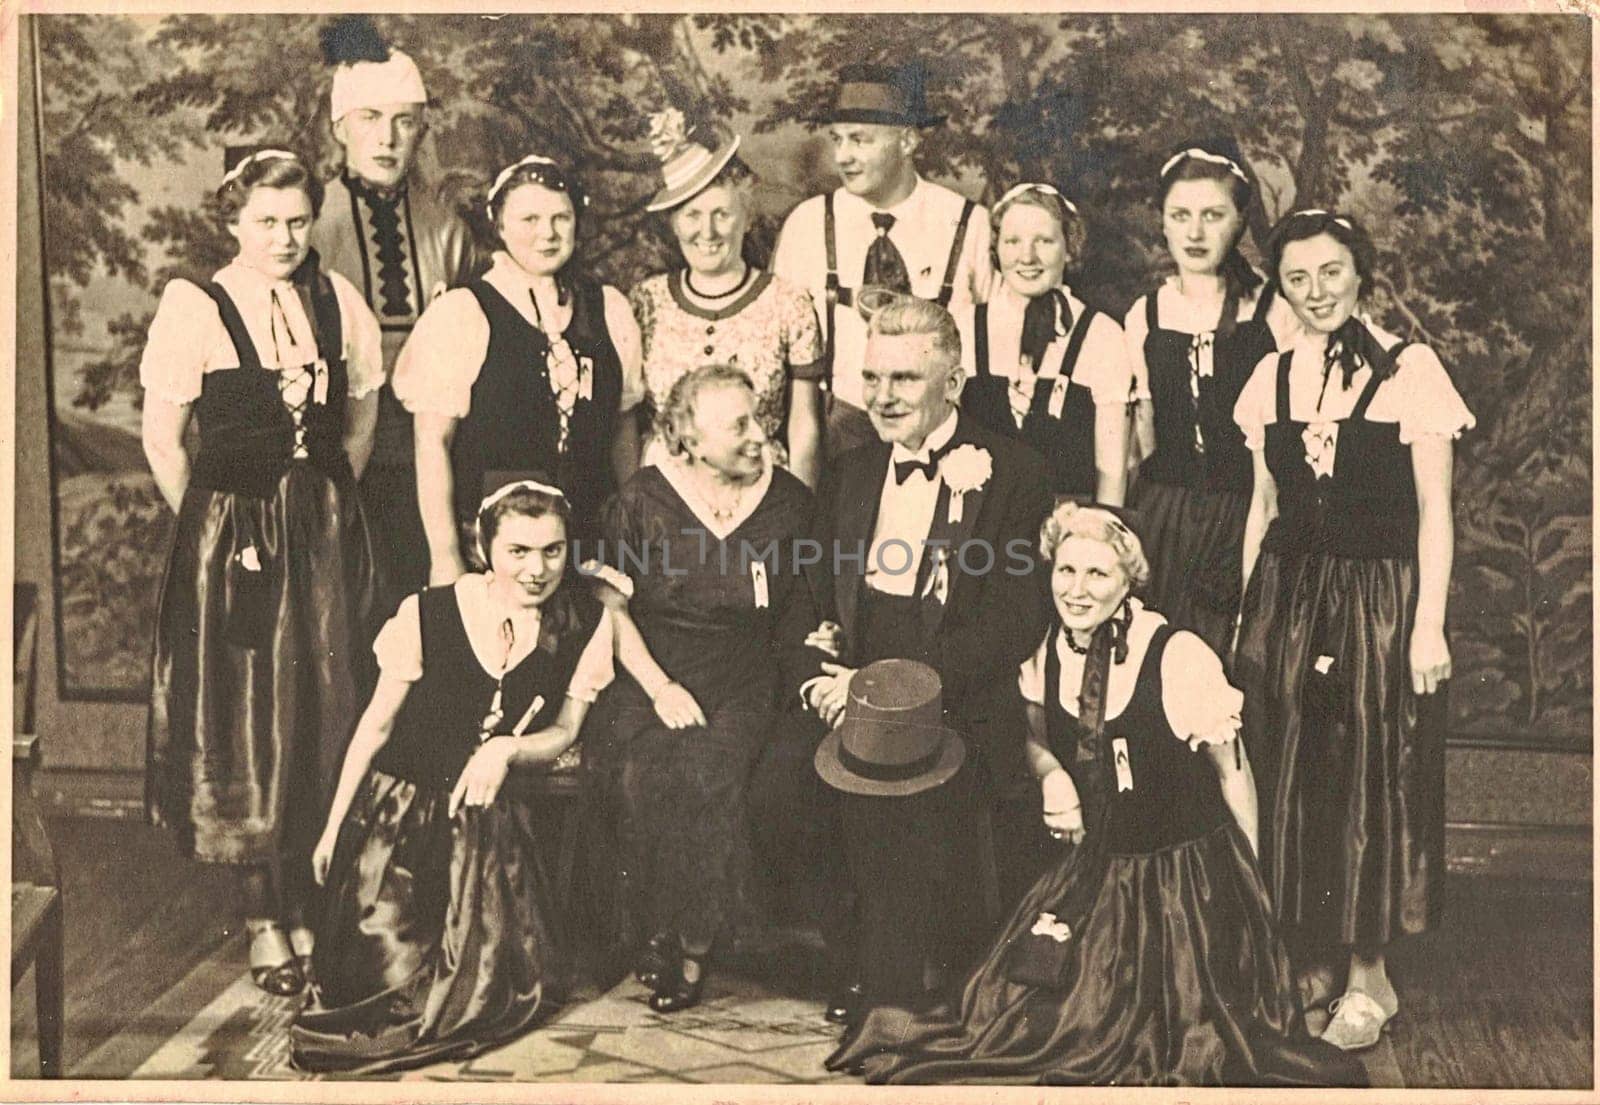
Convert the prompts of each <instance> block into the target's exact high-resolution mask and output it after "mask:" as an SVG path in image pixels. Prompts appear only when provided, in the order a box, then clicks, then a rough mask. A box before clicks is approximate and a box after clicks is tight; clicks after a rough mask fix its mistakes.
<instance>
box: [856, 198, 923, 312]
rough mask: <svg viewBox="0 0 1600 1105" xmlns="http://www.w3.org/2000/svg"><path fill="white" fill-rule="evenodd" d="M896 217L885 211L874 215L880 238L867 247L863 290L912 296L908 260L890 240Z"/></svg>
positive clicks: (862, 275)
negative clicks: (868, 289) (880, 289)
mask: <svg viewBox="0 0 1600 1105" xmlns="http://www.w3.org/2000/svg"><path fill="white" fill-rule="evenodd" d="M894 221H895V220H894V216H893V215H890V214H888V213H887V212H884V211H874V212H873V213H872V225H873V226H875V227H877V228H878V236H877V237H876V238H874V239H872V244H871V245H870V246H868V247H867V263H866V266H865V268H863V270H862V273H861V286H862V287H863V288H883V289H885V290H887V291H891V292H899V293H901V294H902V295H910V294H911V274H910V273H909V272H907V271H906V259H905V258H904V257H902V256H900V250H899V249H898V248H897V247H896V246H895V244H894V242H893V241H891V240H890V238H889V228H890V227H892V226H894Z"/></svg>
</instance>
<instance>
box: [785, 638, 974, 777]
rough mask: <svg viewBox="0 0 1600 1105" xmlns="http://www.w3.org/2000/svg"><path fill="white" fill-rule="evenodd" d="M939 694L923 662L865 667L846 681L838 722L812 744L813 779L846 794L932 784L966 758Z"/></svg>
mask: <svg viewBox="0 0 1600 1105" xmlns="http://www.w3.org/2000/svg"><path fill="white" fill-rule="evenodd" d="M942 692H943V686H942V684H941V683H940V680H939V673H938V672H936V671H934V670H933V669H932V668H930V667H928V665H926V664H921V663H918V662H917V661H915V660H879V661H877V662H876V663H874V664H868V665H867V666H866V667H864V668H862V669H861V670H860V671H858V672H856V673H855V675H854V676H852V677H851V679H850V697H849V700H848V701H847V702H846V704H845V708H844V717H843V719H842V720H841V721H840V722H839V724H838V725H837V726H835V727H834V730H833V732H831V733H829V734H828V735H827V736H826V737H824V738H823V740H822V743H821V744H820V745H818V746H817V754H816V758H815V761H814V762H815V763H816V767H817V774H818V775H821V776H822V778H823V781H824V782H826V783H827V784H828V785H829V786H831V787H833V788H834V789H835V790H842V791H845V792H847V793H849V794H868V795H882V796H887V797H898V796H904V795H908V794H917V793H920V792H921V791H924V790H931V789H933V788H934V787H936V786H939V785H940V784H941V783H943V782H945V781H946V780H947V779H949V778H950V777H951V776H952V775H954V774H955V773H956V770H957V769H958V768H960V767H961V761H962V760H963V759H965V758H966V754H967V746H966V743H965V742H964V741H962V739H961V737H960V736H959V735H958V734H957V733H956V732H955V731H954V730H953V729H949V728H947V727H946V726H945V724H944V703H943V699H942Z"/></svg>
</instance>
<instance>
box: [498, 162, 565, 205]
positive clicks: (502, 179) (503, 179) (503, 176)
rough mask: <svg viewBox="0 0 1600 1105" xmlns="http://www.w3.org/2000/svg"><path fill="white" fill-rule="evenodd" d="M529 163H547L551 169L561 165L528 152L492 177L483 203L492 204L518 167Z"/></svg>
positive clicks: (521, 167) (520, 167)
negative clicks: (491, 182) (492, 179)
mask: <svg viewBox="0 0 1600 1105" xmlns="http://www.w3.org/2000/svg"><path fill="white" fill-rule="evenodd" d="M530 165H548V166H550V167H551V168H552V169H560V168H561V166H560V165H559V164H557V163H556V162H555V161H552V160H551V159H550V158H548V157H545V156H544V155H542V154H536V153H530V154H529V155H528V156H527V157H524V158H523V159H522V160H521V161H518V162H517V163H516V164H514V165H507V166H506V167H505V168H504V169H501V170H500V175H499V176H497V177H495V178H494V183H493V184H492V185H490V186H489V195H488V196H487V197H485V199H484V201H483V202H484V204H485V205H491V204H493V203H494V198H495V197H496V196H498V195H499V194H500V190H501V189H502V188H504V187H505V186H506V184H507V182H509V181H510V180H511V178H512V177H513V176H515V175H516V172H517V170H518V169H526V168H527V167H528V166H530ZM540 179H541V180H543V179H544V177H543V176H540ZM559 190H560V191H563V192H565V191H566V189H565V188H561V189H559Z"/></svg>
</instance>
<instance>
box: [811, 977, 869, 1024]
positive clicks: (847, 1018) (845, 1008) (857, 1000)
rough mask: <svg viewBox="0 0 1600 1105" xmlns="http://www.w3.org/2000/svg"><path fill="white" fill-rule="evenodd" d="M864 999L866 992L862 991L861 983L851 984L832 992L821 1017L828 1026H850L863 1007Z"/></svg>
mask: <svg viewBox="0 0 1600 1105" xmlns="http://www.w3.org/2000/svg"><path fill="white" fill-rule="evenodd" d="M865 998H866V991H865V990H864V989H862V986H861V983H859V982H852V983H850V984H849V985H848V986H845V987H844V988H843V989H841V990H836V991H835V992H834V994H833V996H832V997H831V998H829V999H828V1010H827V1012H825V1013H823V1014H822V1016H823V1017H824V1019H826V1020H827V1022H828V1023H829V1024H844V1025H848V1024H851V1023H853V1022H854V1021H855V1019H856V1017H857V1016H859V1015H860V1013H861V1010H862V1008H863V1006H865V1004H866V1001H865Z"/></svg>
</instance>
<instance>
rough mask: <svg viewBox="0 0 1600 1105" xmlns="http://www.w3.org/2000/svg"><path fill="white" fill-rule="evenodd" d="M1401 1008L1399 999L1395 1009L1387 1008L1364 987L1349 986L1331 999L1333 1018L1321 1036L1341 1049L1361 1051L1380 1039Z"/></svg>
mask: <svg viewBox="0 0 1600 1105" xmlns="http://www.w3.org/2000/svg"><path fill="white" fill-rule="evenodd" d="M1399 1011H1400V1006H1399V1003H1398V1002H1397V1003H1396V1004H1395V1007H1394V1008H1393V1009H1385V1008H1384V1007H1383V1006H1381V1005H1379V1004H1378V1002H1377V999H1376V998H1374V997H1373V996H1372V995H1371V994H1369V993H1367V992H1366V991H1365V990H1346V991H1345V992H1344V996H1343V997H1338V998H1335V999H1333V1001H1331V1002H1329V1003H1328V1012H1329V1013H1332V1014H1333V1019H1332V1020H1330V1021H1329V1022H1328V1027H1327V1028H1325V1029H1323V1031H1322V1038H1323V1039H1324V1040H1326V1041H1327V1042H1328V1043H1330V1044H1332V1045H1333V1046H1334V1047H1336V1048H1338V1049H1339V1050H1340V1051H1361V1050H1363V1049H1365V1048H1369V1047H1372V1046H1373V1045H1374V1044H1376V1043H1377V1042H1378V1040H1379V1038H1380V1037H1382V1035H1383V1031H1384V1029H1385V1028H1387V1027H1388V1025H1389V1022H1390V1021H1392V1020H1394V1018H1395V1014H1397V1013H1399Z"/></svg>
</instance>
